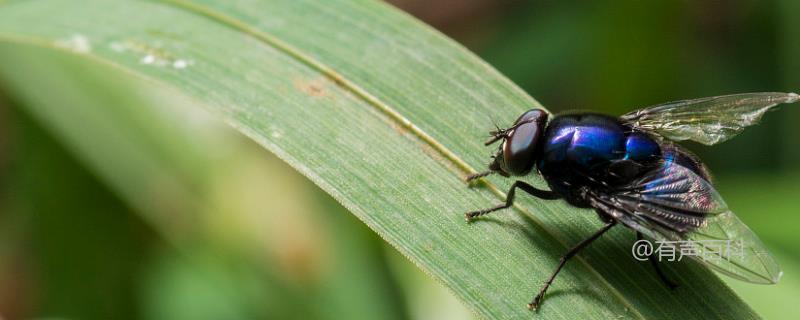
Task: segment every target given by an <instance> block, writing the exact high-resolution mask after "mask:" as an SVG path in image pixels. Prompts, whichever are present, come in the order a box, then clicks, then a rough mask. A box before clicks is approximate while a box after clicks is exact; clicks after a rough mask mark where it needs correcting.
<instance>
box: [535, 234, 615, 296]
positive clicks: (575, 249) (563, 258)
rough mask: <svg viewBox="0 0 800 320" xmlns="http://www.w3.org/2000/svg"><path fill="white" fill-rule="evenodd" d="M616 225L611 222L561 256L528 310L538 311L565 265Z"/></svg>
mask: <svg viewBox="0 0 800 320" xmlns="http://www.w3.org/2000/svg"><path fill="white" fill-rule="evenodd" d="M616 224H617V222H616V221H610V222H608V223H606V225H605V226H603V228H602V229H600V230H598V231H597V232H595V233H594V234H593V235H591V236H590V237H589V238H586V239H585V240H583V241H581V242H579V243H578V244H577V245H575V246H574V247H572V249H569V251H567V253H566V254H564V255H563V256H561V259H560V260H559V262H558V267H557V268H556V271H554V272H553V274H552V275H551V276H550V278H549V279H547V281H546V282H545V283H544V287H542V289H541V290H539V293H538V294H537V295H536V297H534V298H533V301H531V303H529V304H528V309H530V310H536V309H537V308H539V306H540V305H541V303H542V298H544V293H545V292H546V291H547V288H549V287H550V285H551V284H553V280H555V279H556V276H557V275H558V272H559V271H561V268H563V267H564V264H566V263H567V261H568V260H569V259H570V258H572V257H574V256H575V255H576V254H578V252H580V251H581V250H583V248H586V246H588V245H589V244H590V243H592V241H595V240H597V238H600V236H602V235H603V234H604V233H606V231H608V229H611V227H613V226H615V225H616Z"/></svg>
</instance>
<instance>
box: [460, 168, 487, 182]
mask: <svg viewBox="0 0 800 320" xmlns="http://www.w3.org/2000/svg"><path fill="white" fill-rule="evenodd" d="M493 173H494V171H491V170H489V171H484V172H478V173H473V174H471V175H468V176H467V177H466V178H464V181H465V182H467V183H470V182H472V181H473V180H475V179H480V178H483V177H485V176H488V175H490V174H493Z"/></svg>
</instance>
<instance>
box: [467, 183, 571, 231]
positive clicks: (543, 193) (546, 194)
mask: <svg viewBox="0 0 800 320" xmlns="http://www.w3.org/2000/svg"><path fill="white" fill-rule="evenodd" d="M517 188H520V189H522V191H525V192H527V193H529V194H530V195H532V196H534V197H537V198H539V199H544V200H554V199H559V198H560V196H559V195H558V194H557V193H555V192H553V191H547V190H541V189H536V188H535V187H534V186H532V185H530V184H527V183H525V182H524V181H519V180H517V181H516V182H514V184H513V185H511V189H510V190H508V195H507V196H506V202H505V203H502V204H499V205H496V206H494V207H491V208H486V209H482V210H476V211H470V212H467V213H466V214H465V218H466V219H467V222H470V221H471V220H472V219H474V218H477V217H480V216H482V215H485V214H487V213H490V212H494V211H497V210H501V209H505V208H508V207H510V206H511V205H513V204H514V194H515V191H516V189H517Z"/></svg>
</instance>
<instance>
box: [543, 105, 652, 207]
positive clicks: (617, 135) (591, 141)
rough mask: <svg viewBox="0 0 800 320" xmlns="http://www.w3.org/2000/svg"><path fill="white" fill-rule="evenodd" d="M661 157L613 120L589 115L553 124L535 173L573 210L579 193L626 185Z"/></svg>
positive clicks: (645, 139)
mask: <svg viewBox="0 0 800 320" xmlns="http://www.w3.org/2000/svg"><path fill="white" fill-rule="evenodd" d="M660 157H661V149H660V148H659V145H658V143H657V142H656V141H655V140H654V139H653V138H651V137H650V136H648V135H646V134H644V133H641V132H636V131H633V130H632V129H631V128H629V127H627V126H625V125H623V124H621V123H620V122H619V120H617V118H614V117H610V116H606V115H601V114H592V113H579V114H566V115H559V116H556V117H555V118H553V120H552V121H550V123H549V124H548V126H547V129H546V130H545V133H544V141H543V146H542V156H541V157H540V160H539V162H538V167H539V172H540V173H541V174H542V176H544V178H545V179H546V180H547V182H548V184H549V185H550V188H551V189H552V190H553V191H555V192H558V193H560V194H562V195H564V196H565V198H566V199H567V201H569V202H571V203H572V204H573V205H578V206H588V204H586V203H581V201H580V199H581V198H582V197H581V196H580V195H579V193H580V190H581V189H582V188H583V187H594V188H598V187H603V186H604V185H618V184H624V183H626V182H629V181H630V180H631V179H634V178H636V177H637V176H639V175H640V174H641V173H643V172H644V171H645V170H648V169H650V168H652V167H653V165H655V163H656V162H657V160H658V159H660Z"/></svg>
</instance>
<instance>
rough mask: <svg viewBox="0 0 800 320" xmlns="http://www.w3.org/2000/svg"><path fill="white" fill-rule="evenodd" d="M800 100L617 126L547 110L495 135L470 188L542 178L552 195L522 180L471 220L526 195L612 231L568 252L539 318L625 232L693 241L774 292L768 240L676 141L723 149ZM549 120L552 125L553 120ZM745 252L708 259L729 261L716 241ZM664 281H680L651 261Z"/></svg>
mask: <svg viewBox="0 0 800 320" xmlns="http://www.w3.org/2000/svg"><path fill="white" fill-rule="evenodd" d="M798 100H800V96H798V95H797V94H795V93H780V92H761V93H745V94H734V95H726V96H716V97H708V98H701V99H693V100H682V101H674V102H667V103H663V104H659V105H654V106H650V107H646V108H643V109H640V110H636V111H633V112H630V113H628V114H625V115H623V116H620V117H613V116H609V115H604V114H599V113H587V112H572V113H564V114H559V115H556V116H555V117H553V118H552V119H548V118H549V117H550V116H549V115H548V114H547V113H546V112H545V111H544V110H542V109H533V110H529V111H527V112H525V113H523V114H522V115H521V116H520V117H519V118H518V119H517V120H516V121H515V122H514V124H513V125H512V126H511V127H509V128H506V129H497V130H496V131H492V132H490V134H491V138H490V139H489V140H488V141H486V143H485V144H486V145H491V144H494V143H496V142H501V143H500V145H499V148H498V150H497V152H496V153H495V155H494V156H493V157H492V158H493V159H492V161H491V163H490V164H489V168H488V169H489V170H487V171H485V172H481V173H476V174H473V175H470V176H468V177H467V181H468V182H469V181H472V180H475V179H478V178H482V177H485V176H488V175H490V174H499V175H502V176H504V177H512V176H524V175H527V174H529V173H531V172H532V171H534V169H535V170H536V171H537V172H538V173H539V174H540V175H541V176H542V177H543V178H544V180H545V181H546V182H547V184H548V186H549V189H550V190H541V189H537V188H535V187H534V186H532V185H530V184H528V183H526V182H524V181H520V180H517V181H515V182H514V184H513V185H512V186H511V189H510V190H509V191H508V193H507V197H506V201H505V202H504V203H502V204H499V205H497V206H494V207H491V208H487V209H482V210H476V211H471V212H468V213H466V219H467V221H468V222H469V221H471V220H472V219H475V218H477V217H480V216H482V215H485V214H488V213H490V212H494V211H497V210H501V209H505V208H508V207H510V206H511V205H512V204H513V203H514V196H515V192H516V191H517V189H521V190H522V191H524V192H526V193H528V194H530V195H532V196H534V197H537V198H540V199H544V200H556V199H563V200H565V201H566V202H567V203H569V204H570V205H572V206H575V207H579V208H592V209H594V210H595V211H596V212H597V214H598V216H599V217H600V220H602V221H603V222H604V223H605V225H604V226H603V227H602V228H601V229H600V230H598V231H597V232H595V233H594V234H592V235H591V236H589V237H587V238H586V239H585V240H583V241H581V242H579V243H578V244H576V245H575V246H574V247H572V248H571V249H570V250H569V251H567V253H565V254H564V255H563V256H562V257H561V259H560V261H559V264H558V267H556V269H555V271H554V272H553V273H552V274H551V276H550V277H549V278H548V279H547V280H546V282H545V284H544V286H543V287H542V288H541V289H540V290H539V292H538V294H537V295H536V296H535V297H534V298H533V300H532V301H531V302H530V303H529V304H528V308H529V309H532V310H533V309H537V308H538V307H539V306H540V305H541V303H542V299H543V297H544V294H545V292H546V291H547V288H549V287H550V285H551V284H552V283H553V281H554V280H555V278H556V276H557V275H558V273H559V271H561V269H562V268H563V267H564V265H565V264H566V262H567V261H569V259H570V258H572V257H573V256H575V255H576V254H577V253H578V252H580V251H581V250H582V249H584V248H585V247H586V246H588V245H589V244H590V243H592V242H593V241H594V240H596V239H597V238H599V237H600V236H601V235H603V234H604V233H605V232H606V231H608V230H609V229H611V228H612V227H614V226H616V225H618V224H621V225H623V226H625V227H628V228H631V229H633V230H634V231H636V236H637V238H638V239H640V240H641V239H643V238H644V237H649V238H651V239H655V240H657V241H665V242H672V243H675V242H679V241H692V243H694V244H699V246H696V247H695V249H696V250H698V251H699V252H698V253H699V254H698V255H691V257H692V258H695V259H696V260H698V261H700V262H702V263H704V264H705V265H707V266H709V267H710V268H712V269H714V270H716V271H718V272H721V273H723V274H726V275H728V276H730V277H733V278H736V279H739V280H743V281H747V282H752V283H760V284H774V283H777V282H778V280H779V279H780V277H781V275H782V272H781V270H780V267H779V266H778V263H777V262H776V261H775V258H773V257H772V255H771V254H769V252H768V251H767V249H766V248H765V246H764V244H763V243H762V242H761V240H759V239H758V237H757V236H756V235H755V234H754V233H753V232H752V231H751V230H750V229H749V228H748V227H747V226H746V225H745V224H744V223H742V222H741V221H740V220H739V218H737V217H736V215H734V213H733V212H731V210H729V209H728V206H727V205H726V204H725V202H724V201H723V200H722V197H721V196H720V195H719V193H718V192H717V191H716V190H715V189H714V186H713V183H712V180H711V175H710V174H709V171H708V169H707V168H706V166H705V165H704V164H703V163H702V161H700V159H699V158H698V157H697V156H695V155H693V154H692V153H691V152H689V151H688V150H686V149H685V148H683V147H681V146H680V145H678V144H677V143H676V142H678V141H684V140H692V141H696V142H699V143H702V144H705V145H714V144H717V143H720V142H723V141H725V140H728V139H730V138H732V137H734V136H736V135H737V134H739V133H740V132H742V131H743V130H744V129H745V128H746V127H748V126H751V125H754V124H756V123H757V122H758V121H759V119H760V118H761V116H762V115H763V114H764V113H765V112H767V111H769V110H770V109H772V108H773V107H775V106H777V105H778V104H783V103H794V102H797V101H798ZM548 120H549V121H548ZM720 240H721V241H730V242H736V243H738V244H739V245H741V248H742V254H741V256H740V257H737V259H725V257H722V256H719V257H718V259H700V258H699V257H707V256H709V255H711V256H713V255H720V254H721V253H720V252H719V251H715V250H714V248H710V247H706V246H704V245H703V243H704V242H707V241H720ZM649 259H650V261H651V262H652V265H653V266H654V268H655V271H656V273H658V276H659V278H660V279H661V280H662V281H663V282H664V283H665V284H666V285H667V286H668V287H670V288H674V287H676V284H675V283H674V282H672V281H670V280H669V279H668V278H667V277H666V276H665V275H664V273H663V272H662V271H661V269H660V268H659V266H658V261H657V260H656V259H655V258H654V256H653V255H650V256H649Z"/></svg>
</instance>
